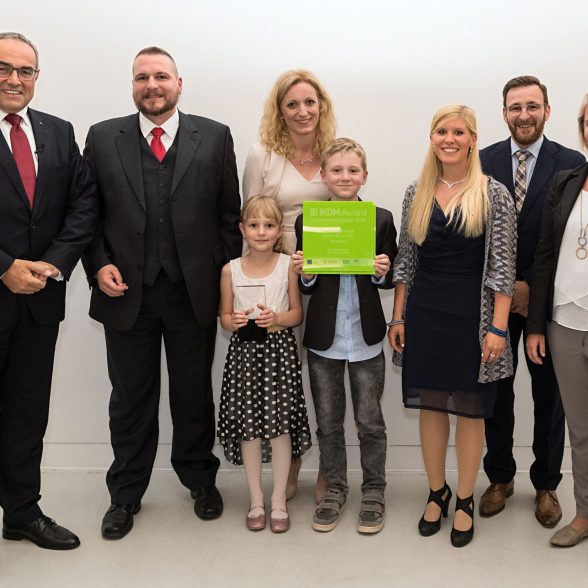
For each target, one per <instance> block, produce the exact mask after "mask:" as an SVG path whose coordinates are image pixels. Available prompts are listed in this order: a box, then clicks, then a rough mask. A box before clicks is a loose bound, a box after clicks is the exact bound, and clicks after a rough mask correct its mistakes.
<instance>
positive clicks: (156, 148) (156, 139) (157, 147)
mask: <svg viewBox="0 0 588 588" xmlns="http://www.w3.org/2000/svg"><path fill="white" fill-rule="evenodd" d="M163 132H164V131H163V129H162V128H160V127H154V128H153V129H151V134H152V135H153V138H152V139H151V150H152V151H153V153H154V154H155V157H157V159H159V161H162V160H163V158H164V157H165V147H164V146H163V143H162V142H161V135H163Z"/></svg>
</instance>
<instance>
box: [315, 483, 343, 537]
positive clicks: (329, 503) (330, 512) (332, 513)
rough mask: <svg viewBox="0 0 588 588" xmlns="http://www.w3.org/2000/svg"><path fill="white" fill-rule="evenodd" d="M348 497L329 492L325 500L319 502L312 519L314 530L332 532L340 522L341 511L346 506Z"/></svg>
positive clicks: (335, 491)
mask: <svg viewBox="0 0 588 588" xmlns="http://www.w3.org/2000/svg"><path fill="white" fill-rule="evenodd" d="M345 499H346V496H345V494H343V493H342V492H339V491H337V490H327V493H326V494H325V495H324V497H323V499H322V500H321V501H320V502H319V504H318V506H317V507H316V510H315V511H314V517H313V518H312V528H313V529H314V530H315V531H322V532H323V533H326V532H327V531H332V530H333V529H334V528H335V527H336V526H337V523H338V522H339V515H340V514H341V509H342V508H343V505H344V504H345Z"/></svg>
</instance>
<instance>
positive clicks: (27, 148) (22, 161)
mask: <svg viewBox="0 0 588 588" xmlns="http://www.w3.org/2000/svg"><path fill="white" fill-rule="evenodd" d="M4 118H5V119H6V120H7V121H8V122H9V123H10V124H11V125H12V128H11V129H10V144H11V146H12V155H13V157H14V161H15V162H16V167H17V168H18V172H19V173H20V178H21V180H22V183H23V186H24V189H25V192H26V193H27V196H28V198H29V202H30V204H31V208H32V207H33V200H34V199H35V184H36V183H37V174H36V173H35V162H34V161H33V152H32V151H31V145H30V143H29V140H28V139H27V136H26V133H25V132H24V131H23V130H22V128H21V126H20V122H21V120H22V118H21V117H20V116H19V115H18V114H7V115H6V116H5V117H4Z"/></svg>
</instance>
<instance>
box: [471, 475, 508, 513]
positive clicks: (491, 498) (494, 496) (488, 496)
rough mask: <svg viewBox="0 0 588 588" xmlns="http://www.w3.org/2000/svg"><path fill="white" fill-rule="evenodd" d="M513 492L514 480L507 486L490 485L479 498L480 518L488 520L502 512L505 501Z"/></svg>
mask: <svg viewBox="0 0 588 588" xmlns="http://www.w3.org/2000/svg"><path fill="white" fill-rule="evenodd" d="M513 492H514V480H511V481H510V482H508V483H507V484H502V483H497V484H490V486H488V488H486V492H484V494H482V497H481V498H480V507H479V511H480V516H481V517H486V518H488V517H493V516H494V515H497V514H498V513H499V512H502V511H503V510H504V504H505V502H506V499H507V498H508V497H509V496H512V495H513Z"/></svg>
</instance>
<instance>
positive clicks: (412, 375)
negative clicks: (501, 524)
mask: <svg viewBox="0 0 588 588" xmlns="http://www.w3.org/2000/svg"><path fill="white" fill-rule="evenodd" d="M515 256H516V215H515V208H514V203H513V201H512V198H511V196H510V194H509V193H508V190H507V189H506V188H505V187H504V186H503V185H502V184H500V183H498V182H496V181H495V180H494V179H492V178H488V177H486V176H484V175H483V174H482V168H481V164H480V159H479V155H478V148H477V132H476V118H475V114H474V112H473V110H471V109H470V108H468V107H467V106H462V105H448V106H444V107H442V108H441V109H440V110H439V111H438V112H437V113H436V114H435V116H434V117H433V120H432V123H431V132H430V146H429V151H428V154H427V157H426V159H425V163H424V166H423V170H422V172H421V175H420V178H419V180H418V182H417V183H413V184H412V185H411V186H409V188H408V189H407V191H406V194H405V197H404V202H403V206H402V224H401V230H400V240H399V250H398V256H397V257H396V261H395V263H394V282H395V284H396V291H395V297H394V308H393V315H392V321H391V322H390V329H389V331H388V338H389V341H390V344H391V346H392V348H393V349H394V357H393V361H394V363H395V364H396V365H399V366H400V365H402V366H403V370H402V388H403V401H404V405H405V407H407V408H420V409H421V412H420V437H421V446H422V452H423V459H424V463H425V469H426V472H427V478H428V481H429V486H430V494H429V498H428V501H427V506H426V509H425V512H424V514H423V516H422V517H421V519H420V521H419V525H418V528H419V532H420V534H421V535H423V536H430V535H433V534H435V533H436V532H437V531H439V529H440V527H441V517H442V516H445V517H446V516H447V511H448V506H449V502H450V500H451V496H452V492H451V490H450V488H449V486H448V485H447V482H446V480H445V459H446V453H447V445H448V440H449V416H448V413H451V414H455V415H457V424H456V434H455V446H456V453H457V464H458V487H457V497H456V506H455V517H454V523H453V528H452V530H451V543H452V544H453V545H454V546H455V547H462V546H464V545H467V544H468V543H469V542H470V541H471V540H472V537H473V534H474V520H473V517H474V498H473V492H474V487H475V482H476V478H477V474H478V470H479V466H480V460H481V457H482V451H483V447H484V417H489V416H491V415H492V411H493V407H494V402H495V399H496V381H497V380H499V379H501V378H504V377H507V376H509V375H511V374H512V351H511V348H510V342H509V339H508V333H507V325H508V313H509V308H510V303H511V297H512V293H513V288H514V280H515ZM405 321H406V322H405ZM423 365H426V366H427V369H426V370H425V369H422V366H423Z"/></svg>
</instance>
